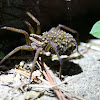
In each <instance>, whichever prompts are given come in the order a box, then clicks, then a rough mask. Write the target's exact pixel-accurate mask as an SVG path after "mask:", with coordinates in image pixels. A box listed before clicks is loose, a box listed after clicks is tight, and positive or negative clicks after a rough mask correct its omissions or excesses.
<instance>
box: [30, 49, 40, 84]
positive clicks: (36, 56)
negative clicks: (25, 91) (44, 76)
mask: <svg viewBox="0 0 100 100" xmlns="http://www.w3.org/2000/svg"><path fill="white" fill-rule="evenodd" d="M40 51H42V48H38V49H37V51H36V53H35V57H34V60H33V63H32V67H31V73H30V80H29V83H30V81H31V77H32V72H33V70H34V67H35V64H36V61H37V59H38V57H39V54H40Z"/></svg>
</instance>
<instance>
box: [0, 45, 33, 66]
mask: <svg viewBox="0 0 100 100" xmlns="http://www.w3.org/2000/svg"><path fill="white" fill-rule="evenodd" d="M19 50H28V51H33V48H32V47H31V46H27V45H24V46H19V47H16V48H15V49H14V50H12V51H11V52H10V53H8V54H7V55H6V56H5V57H4V58H3V59H2V60H1V61H0V64H2V63H3V62H4V61H5V60H6V59H8V58H9V57H10V56H11V55H13V54H14V53H16V52H17V51H19Z"/></svg>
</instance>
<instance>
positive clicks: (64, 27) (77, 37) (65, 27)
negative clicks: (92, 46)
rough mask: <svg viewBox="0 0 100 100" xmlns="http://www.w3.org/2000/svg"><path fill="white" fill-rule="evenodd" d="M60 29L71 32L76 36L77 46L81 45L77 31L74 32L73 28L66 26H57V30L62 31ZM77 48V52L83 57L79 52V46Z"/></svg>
mask: <svg viewBox="0 0 100 100" xmlns="http://www.w3.org/2000/svg"><path fill="white" fill-rule="evenodd" d="M60 28H63V29H65V30H67V31H69V32H71V33H74V34H76V41H77V44H78V43H79V33H78V32H77V31H75V30H73V29H71V28H69V27H67V26H65V25H61V24H59V25H58V26H57V29H60ZM76 48H77V52H78V53H79V55H80V56H82V55H81V54H80V52H79V50H78V46H76Z"/></svg>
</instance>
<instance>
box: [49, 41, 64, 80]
mask: <svg viewBox="0 0 100 100" xmlns="http://www.w3.org/2000/svg"><path fill="white" fill-rule="evenodd" d="M51 45H52V48H53V50H54V51H55V53H56V54H57V57H58V60H59V63H60V69H59V78H60V79H61V75H62V67H63V66H62V64H63V62H62V59H61V58H60V55H59V52H58V50H57V48H56V46H55V43H54V42H51Z"/></svg>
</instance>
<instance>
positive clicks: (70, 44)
mask: <svg viewBox="0 0 100 100" xmlns="http://www.w3.org/2000/svg"><path fill="white" fill-rule="evenodd" d="M42 41H43V42H44V47H46V46H47V45H48V44H49V43H50V42H51V41H52V42H53V43H54V45H55V46H56V47H57V50H58V52H59V54H60V55H62V54H67V55H70V54H71V53H72V52H73V50H74V49H75V48H76V44H77V43H76V40H75V39H74V38H73V36H72V35H71V34H69V33H66V32H65V31H63V30H60V29H56V28H52V29H51V30H50V31H48V32H44V33H43V35H42ZM50 52H51V53H54V50H53V49H52V47H51V49H50Z"/></svg>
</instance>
